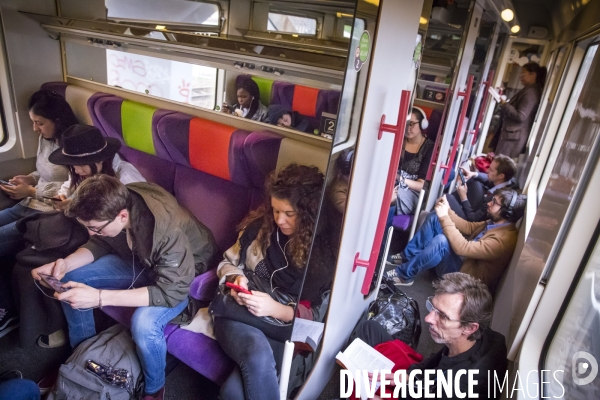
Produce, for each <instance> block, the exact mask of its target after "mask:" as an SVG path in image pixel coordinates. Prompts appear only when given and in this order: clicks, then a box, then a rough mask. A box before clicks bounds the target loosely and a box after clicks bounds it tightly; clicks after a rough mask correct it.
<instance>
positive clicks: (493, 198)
mask: <svg viewBox="0 0 600 400" xmlns="http://www.w3.org/2000/svg"><path fill="white" fill-rule="evenodd" d="M494 204H495V205H497V206H500V207H502V204H500V203H498V200H496V196H492V205H494Z"/></svg>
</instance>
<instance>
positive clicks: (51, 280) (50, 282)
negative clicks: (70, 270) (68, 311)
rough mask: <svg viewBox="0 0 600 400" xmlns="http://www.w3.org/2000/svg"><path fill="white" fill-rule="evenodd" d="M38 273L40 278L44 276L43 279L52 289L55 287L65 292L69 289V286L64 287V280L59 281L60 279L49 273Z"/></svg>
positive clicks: (60, 291)
mask: <svg viewBox="0 0 600 400" xmlns="http://www.w3.org/2000/svg"><path fill="white" fill-rule="evenodd" d="M38 275H39V276H40V278H42V280H43V281H44V282H46V284H47V285H48V286H50V287H51V288H52V289H54V290H55V291H56V292H58V293H64V292H66V291H67V290H69V288H66V287H63V286H62V282H61V281H59V280H58V279H56V278H55V277H53V276H52V275H47V274H38Z"/></svg>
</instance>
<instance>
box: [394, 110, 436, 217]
mask: <svg viewBox="0 0 600 400" xmlns="http://www.w3.org/2000/svg"><path fill="white" fill-rule="evenodd" d="M428 125H429V122H428V121H427V117H426V116H425V111H423V110H422V109H420V108H419V107H413V109H412V112H411V114H410V121H409V122H408V128H407V130H406V135H405V136H404V148H403V149H402V158H401V159H400V166H399V167H398V176H397V181H398V187H397V189H398V190H397V196H396V214H397V215H409V214H414V213H415V211H416V208H417V203H418V201H419V192H420V191H421V189H423V184H424V183H425V177H426V176H427V169H428V168H429V162H430V161H431V156H432V154H433V147H434V143H433V142H432V141H431V140H428V139H427V136H425V134H424V133H423V130H424V129H426V128H427V126H428Z"/></svg>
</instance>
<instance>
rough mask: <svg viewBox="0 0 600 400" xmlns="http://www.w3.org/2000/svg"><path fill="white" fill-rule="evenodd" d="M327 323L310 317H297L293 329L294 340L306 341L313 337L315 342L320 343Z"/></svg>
mask: <svg viewBox="0 0 600 400" xmlns="http://www.w3.org/2000/svg"><path fill="white" fill-rule="evenodd" d="M324 327H325V324H323V323H322V322H317V321H311V320H308V319H302V318H296V320H295V321H294V329H293V331H292V342H306V339H307V338H311V339H312V341H313V342H314V343H317V344H318V343H319V341H320V340H321V335H323V328H324Z"/></svg>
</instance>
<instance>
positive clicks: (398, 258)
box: [386, 253, 406, 267]
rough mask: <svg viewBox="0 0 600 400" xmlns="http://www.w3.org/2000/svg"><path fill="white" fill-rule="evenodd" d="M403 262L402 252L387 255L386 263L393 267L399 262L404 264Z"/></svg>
mask: <svg viewBox="0 0 600 400" xmlns="http://www.w3.org/2000/svg"><path fill="white" fill-rule="evenodd" d="M405 262H406V260H405V259H404V256H403V255H402V253H398V254H391V255H389V256H388V258H387V262H386V264H387V265H390V266H394V267H395V266H398V265H400V264H404V263H405Z"/></svg>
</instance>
